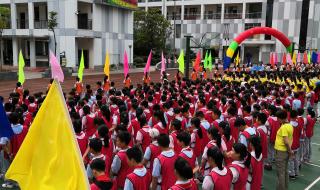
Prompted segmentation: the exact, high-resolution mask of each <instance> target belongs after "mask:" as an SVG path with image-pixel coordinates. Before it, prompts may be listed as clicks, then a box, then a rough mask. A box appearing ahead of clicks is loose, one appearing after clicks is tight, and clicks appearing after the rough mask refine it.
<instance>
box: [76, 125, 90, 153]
mask: <svg viewBox="0 0 320 190" xmlns="http://www.w3.org/2000/svg"><path fill="white" fill-rule="evenodd" d="M73 128H74V132H75V133H76V138H77V141H78V145H79V148H80V152H81V155H82V156H83V155H84V153H85V152H86V149H87V145H88V137H87V136H86V134H85V133H84V132H83V131H82V130H81V121H80V120H75V121H74V122H73Z"/></svg>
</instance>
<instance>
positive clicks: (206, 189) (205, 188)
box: [202, 167, 228, 190]
mask: <svg viewBox="0 0 320 190" xmlns="http://www.w3.org/2000/svg"><path fill="white" fill-rule="evenodd" d="M211 171H212V172H215V173H218V174H219V175H222V176H223V175H226V174H227V172H228V170H227V168H225V167H224V168H223V170H219V168H218V167H214V168H212V170H211ZM213 189H214V182H213V180H212V178H211V176H209V175H207V176H206V177H205V178H204V180H203V183H202V190H213Z"/></svg>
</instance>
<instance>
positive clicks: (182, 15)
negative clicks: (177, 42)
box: [181, 5, 184, 27]
mask: <svg viewBox="0 0 320 190" xmlns="http://www.w3.org/2000/svg"><path fill="white" fill-rule="evenodd" d="M183 20H184V5H181V21H183ZM181 27H182V23H181Z"/></svg>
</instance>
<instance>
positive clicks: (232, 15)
mask: <svg viewBox="0 0 320 190" xmlns="http://www.w3.org/2000/svg"><path fill="white" fill-rule="evenodd" d="M224 18H225V19H242V13H224Z"/></svg>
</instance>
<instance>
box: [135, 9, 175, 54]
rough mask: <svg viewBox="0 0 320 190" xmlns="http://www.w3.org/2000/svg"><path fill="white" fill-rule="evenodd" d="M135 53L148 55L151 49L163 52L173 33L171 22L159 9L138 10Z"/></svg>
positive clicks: (155, 51) (136, 13) (158, 52)
mask: <svg viewBox="0 0 320 190" xmlns="http://www.w3.org/2000/svg"><path fill="white" fill-rule="evenodd" d="M133 30H134V31H133V46H134V55H136V56H148V54H149V52H150V50H151V49H153V50H154V53H156V54H161V51H163V50H164V49H165V44H166V39H167V37H169V35H170V33H171V31H172V30H171V25H170V22H169V21H168V20H167V19H166V18H165V17H164V16H163V15H162V14H161V12H159V11H158V10H152V9H151V10H149V11H136V12H135V13H134V29H133Z"/></svg>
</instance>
